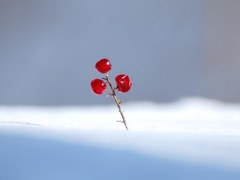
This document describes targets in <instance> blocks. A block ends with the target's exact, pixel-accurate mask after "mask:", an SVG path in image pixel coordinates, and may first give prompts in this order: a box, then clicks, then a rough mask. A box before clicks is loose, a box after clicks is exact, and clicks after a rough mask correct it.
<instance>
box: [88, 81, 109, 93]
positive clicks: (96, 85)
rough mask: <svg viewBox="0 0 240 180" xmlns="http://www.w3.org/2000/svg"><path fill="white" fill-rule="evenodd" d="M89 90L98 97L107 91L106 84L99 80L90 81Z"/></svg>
mask: <svg viewBox="0 0 240 180" xmlns="http://www.w3.org/2000/svg"><path fill="white" fill-rule="evenodd" d="M91 88H92V91H93V92H94V93H95V94H97V95H100V94H103V93H104V92H106V90H107V85H106V83H105V82H104V81H103V80H101V79H93V80H92V81H91Z"/></svg>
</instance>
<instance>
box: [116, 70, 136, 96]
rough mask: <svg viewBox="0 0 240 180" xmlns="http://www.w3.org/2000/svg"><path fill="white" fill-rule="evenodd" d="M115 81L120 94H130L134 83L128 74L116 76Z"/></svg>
mask: <svg viewBox="0 0 240 180" xmlns="http://www.w3.org/2000/svg"><path fill="white" fill-rule="evenodd" d="M115 81H116V84H117V89H118V91H119V92H123V93H125V92H128V91H129V90H130V89H131V87H132V81H131V79H130V78H129V76H128V75H126V74H120V75H118V76H116V77H115Z"/></svg>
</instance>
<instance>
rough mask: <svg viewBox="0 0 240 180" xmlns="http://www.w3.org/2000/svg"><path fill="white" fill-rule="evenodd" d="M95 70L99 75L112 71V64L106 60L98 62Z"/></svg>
mask: <svg viewBox="0 0 240 180" xmlns="http://www.w3.org/2000/svg"><path fill="white" fill-rule="evenodd" d="M95 68H96V69H97V70H98V71H99V72H100V73H103V74H105V73H107V72H108V71H110V70H111V69H112V64H111V62H110V61H109V60H108V59H105V58H104V59H101V60H99V61H98V62H97V63H96V65H95Z"/></svg>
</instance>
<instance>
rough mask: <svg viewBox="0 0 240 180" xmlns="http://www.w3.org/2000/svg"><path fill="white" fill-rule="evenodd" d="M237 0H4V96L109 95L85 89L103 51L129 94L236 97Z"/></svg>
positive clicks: (88, 99)
mask: <svg viewBox="0 0 240 180" xmlns="http://www.w3.org/2000/svg"><path fill="white" fill-rule="evenodd" d="M239 19H240V1H238V0H230V1H226V0H225V1H224V0H219V1H218V0H211V1H207V0H182V1H178V0H133V1H129V0H119V1H112V0H69V1H64V0H58V1H57V0H55V1H54V0H41V1H37V0H22V1H17V0H12V1H8V0H0V104H13V105H15V104H16V105H17V104H25V105H67V104H70V105H71V104H72V105H75V104H100V103H109V102H112V99H111V100H110V99H109V98H108V99H106V98H104V97H101V96H95V95H93V94H92V92H91V91H90V81H91V79H92V78H95V77H101V74H99V73H98V72H96V71H95V69H94V65H95V62H96V61H97V60H98V59H100V58H103V57H105V58H109V59H110V60H111V61H112V65H113V68H112V71H111V72H110V76H111V77H112V79H113V78H114V76H115V75H117V74H120V73H127V74H129V75H130V77H131V78H132V81H133V88H132V91H131V92H129V93H127V94H125V95H124V96H122V95H120V97H122V98H123V99H125V100H126V101H141V100H151V101H158V102H166V101H173V100H176V99H179V98H182V97H186V96H201V97H209V98H214V99H219V100H225V101H231V102H239V101H240V95H239V92H240V81H239V77H240V71H239V67H240V66H239V65H240V51H239V49H240V22H239Z"/></svg>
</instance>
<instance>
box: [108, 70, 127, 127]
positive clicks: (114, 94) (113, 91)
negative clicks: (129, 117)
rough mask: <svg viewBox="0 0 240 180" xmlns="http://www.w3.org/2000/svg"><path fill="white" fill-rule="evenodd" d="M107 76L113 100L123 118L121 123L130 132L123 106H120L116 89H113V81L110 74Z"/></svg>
mask: <svg viewBox="0 0 240 180" xmlns="http://www.w3.org/2000/svg"><path fill="white" fill-rule="evenodd" d="M105 75H106V81H107V83H108V84H109V87H110V88H111V91H112V94H111V96H112V97H113V99H114V101H115V103H116V105H117V107H118V111H119V113H120V114H121V117H122V121H119V122H122V123H123V124H124V126H125V128H126V130H127V131H128V126H127V122H126V119H125V117H124V114H123V111H122V108H121V105H120V103H121V101H120V100H119V99H118V97H117V95H116V92H115V90H116V88H113V86H112V83H111V80H110V79H109V76H108V74H107V73H106V74H105Z"/></svg>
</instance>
